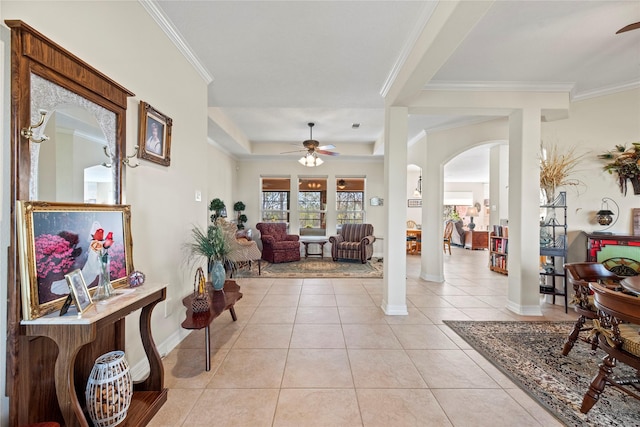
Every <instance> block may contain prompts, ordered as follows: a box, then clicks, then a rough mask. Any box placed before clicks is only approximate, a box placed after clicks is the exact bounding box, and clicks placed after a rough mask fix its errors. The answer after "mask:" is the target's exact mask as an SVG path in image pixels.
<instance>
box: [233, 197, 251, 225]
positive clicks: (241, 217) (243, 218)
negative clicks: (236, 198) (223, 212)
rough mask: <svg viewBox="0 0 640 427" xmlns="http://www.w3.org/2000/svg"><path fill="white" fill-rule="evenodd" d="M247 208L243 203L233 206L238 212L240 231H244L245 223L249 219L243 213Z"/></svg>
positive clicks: (236, 203)
mask: <svg viewBox="0 0 640 427" xmlns="http://www.w3.org/2000/svg"><path fill="white" fill-rule="evenodd" d="M245 208H246V206H245V205H244V203H243V202H235V204H234V205H233V210H234V211H235V212H236V216H237V223H238V230H242V229H244V223H245V222H247V219H248V218H247V216H246V215H245V214H243V213H242V211H244V210H245Z"/></svg>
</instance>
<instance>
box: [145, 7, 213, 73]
mask: <svg viewBox="0 0 640 427" xmlns="http://www.w3.org/2000/svg"><path fill="white" fill-rule="evenodd" d="M138 2H139V3H140V4H141V5H142V7H143V8H144V9H145V10H146V11H147V13H148V14H149V15H150V16H151V17H152V18H153V20H154V21H156V23H157V24H158V26H159V27H160V29H162V31H163V32H164V33H165V34H166V35H167V37H169V40H171V41H172V42H173V44H174V45H175V46H176V47H177V48H178V51H179V52H180V53H182V54H183V55H184V57H185V58H187V61H189V63H191V65H193V68H195V69H196V71H197V72H198V74H200V77H202V80H204V81H205V83H206V84H209V83H211V82H212V81H213V77H212V76H211V74H209V71H207V69H206V68H205V67H204V66H203V65H202V63H201V62H200V59H199V58H198V57H197V56H196V54H195V53H193V50H192V49H191V47H190V46H189V45H188V44H187V42H186V41H185V40H184V38H183V37H182V34H180V32H179V31H178V30H177V29H176V28H175V27H174V26H173V24H172V23H171V21H170V20H169V18H167V17H166V15H165V14H164V13H163V12H162V11H161V10H160V8H159V7H158V5H157V4H156V2H155V1H154V0H138Z"/></svg>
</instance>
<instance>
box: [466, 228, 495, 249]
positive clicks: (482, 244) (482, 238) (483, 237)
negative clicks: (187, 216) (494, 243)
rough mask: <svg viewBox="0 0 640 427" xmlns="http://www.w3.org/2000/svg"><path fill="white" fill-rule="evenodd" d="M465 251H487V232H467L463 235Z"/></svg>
mask: <svg viewBox="0 0 640 427" xmlns="http://www.w3.org/2000/svg"><path fill="white" fill-rule="evenodd" d="M464 247H465V249H488V248H489V232H488V231H480V230H467V231H465V233H464Z"/></svg>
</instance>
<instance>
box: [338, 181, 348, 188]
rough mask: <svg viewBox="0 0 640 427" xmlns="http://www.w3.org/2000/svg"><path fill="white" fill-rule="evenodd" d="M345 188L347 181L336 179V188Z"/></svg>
mask: <svg viewBox="0 0 640 427" xmlns="http://www.w3.org/2000/svg"><path fill="white" fill-rule="evenodd" d="M345 188H347V181H345V180H344V179H340V180H338V189H340V190H344V189H345Z"/></svg>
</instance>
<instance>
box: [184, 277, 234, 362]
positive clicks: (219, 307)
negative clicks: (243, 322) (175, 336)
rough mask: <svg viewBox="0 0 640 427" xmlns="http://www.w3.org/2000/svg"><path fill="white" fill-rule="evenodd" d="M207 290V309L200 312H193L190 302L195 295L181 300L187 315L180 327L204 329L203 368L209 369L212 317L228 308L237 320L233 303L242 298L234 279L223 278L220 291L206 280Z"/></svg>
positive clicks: (232, 316)
mask: <svg viewBox="0 0 640 427" xmlns="http://www.w3.org/2000/svg"><path fill="white" fill-rule="evenodd" d="M207 292H208V298H209V311H204V312H202V313H194V312H193V310H192V308H191V307H192V306H191V303H192V301H193V299H194V298H195V296H194V295H193V294H191V295H189V296H187V297H185V298H184V299H183V300H182V304H184V306H185V307H187V317H186V319H184V322H182V327H183V328H185V329H202V328H204V330H205V337H204V340H205V341H204V344H205V352H206V360H205V369H206V370H207V371H210V370H211V336H210V326H211V322H213V319H215V318H216V317H218V316H220V314H222V313H223V312H224V311H225V310H229V313H231V318H232V319H233V321H234V322H235V321H236V320H238V318H237V316H236V311H235V309H234V308H233V306H234V304H235V303H236V302H238V300H239V299H240V298H242V292H240V286H238V284H237V283H236V282H235V280H225V281H224V287H223V288H222V290H221V291H215V290H213V287H212V286H211V283H210V282H207Z"/></svg>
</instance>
